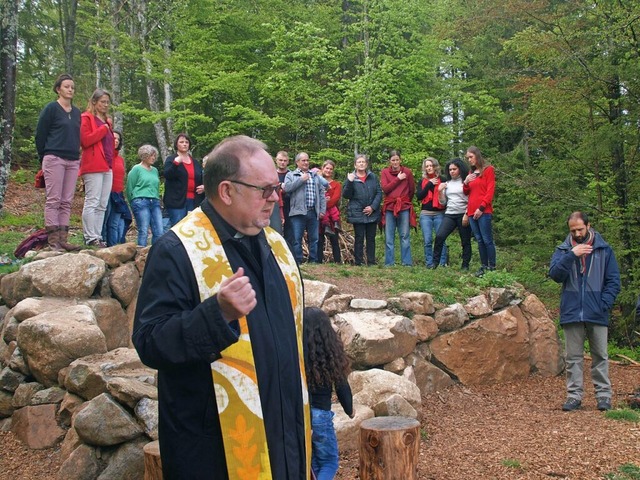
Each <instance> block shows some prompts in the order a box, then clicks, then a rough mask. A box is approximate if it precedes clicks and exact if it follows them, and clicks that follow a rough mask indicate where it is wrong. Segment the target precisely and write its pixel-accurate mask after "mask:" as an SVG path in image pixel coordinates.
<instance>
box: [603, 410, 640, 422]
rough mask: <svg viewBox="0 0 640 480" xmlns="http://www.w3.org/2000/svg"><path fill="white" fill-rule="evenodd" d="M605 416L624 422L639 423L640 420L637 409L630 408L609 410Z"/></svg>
mask: <svg viewBox="0 0 640 480" xmlns="http://www.w3.org/2000/svg"><path fill="white" fill-rule="evenodd" d="M604 416H605V417H606V418H609V419H611V420H620V421H624V422H631V423H638V422H640V414H638V412H636V411H635V410H631V409H628V408H621V409H616V410H609V411H608V412H605V414H604Z"/></svg>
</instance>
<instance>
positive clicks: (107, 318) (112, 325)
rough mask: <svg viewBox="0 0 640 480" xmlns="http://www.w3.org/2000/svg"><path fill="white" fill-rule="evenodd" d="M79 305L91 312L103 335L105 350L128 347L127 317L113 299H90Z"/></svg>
mask: <svg viewBox="0 0 640 480" xmlns="http://www.w3.org/2000/svg"><path fill="white" fill-rule="evenodd" d="M80 303H81V304H84V305H87V306H88V307H89V308H91V310H93V314H94V315H95V317H96V322H97V323H98V327H100V330H102V333H104V337H105V341H106V342H107V350H113V349H115V348H118V347H128V346H129V338H130V337H131V335H130V334H129V324H128V321H127V315H126V313H124V310H123V309H122V307H121V306H120V303H119V302H118V301H117V300H116V299H115V298H100V299H96V300H94V299H90V300H84V301H81V302H80Z"/></svg>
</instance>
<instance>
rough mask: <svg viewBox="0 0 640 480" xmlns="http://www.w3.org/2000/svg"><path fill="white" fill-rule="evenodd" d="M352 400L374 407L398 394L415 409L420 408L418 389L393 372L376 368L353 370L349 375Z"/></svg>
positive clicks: (420, 400)
mask: <svg viewBox="0 0 640 480" xmlns="http://www.w3.org/2000/svg"><path fill="white" fill-rule="evenodd" d="M349 385H351V391H352V392H353V402H354V403H359V404H362V405H366V406H368V407H369V408H372V409H373V408H375V406H376V405H378V404H379V403H380V402H383V401H385V400H387V398H389V397H391V396H392V395H396V394H397V395H400V396H401V397H402V398H404V399H405V400H406V401H407V402H409V404H410V405H411V406H412V407H413V408H414V409H415V410H416V411H419V410H420V408H421V402H422V399H421V396H420V389H419V388H418V387H417V386H416V385H415V384H414V383H411V382H410V381H408V380H406V379H405V378H403V377H401V376H399V375H396V374H395V373H391V372H387V371H385V370H380V369H377V368H372V369H371V370H364V371H355V372H351V374H350V375H349Z"/></svg>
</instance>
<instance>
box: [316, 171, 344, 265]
mask: <svg viewBox="0 0 640 480" xmlns="http://www.w3.org/2000/svg"><path fill="white" fill-rule="evenodd" d="M335 168H336V164H335V162H334V161H333V160H327V161H325V162H324V163H323V164H322V170H321V173H322V177H323V178H324V179H325V180H326V181H327V182H329V185H328V186H327V187H326V188H325V197H326V198H327V212H326V213H325V215H324V217H322V218H321V219H320V233H319V235H318V261H320V262H321V261H322V260H323V259H324V236H325V233H326V234H327V236H328V237H329V241H330V242H331V251H332V253H333V261H334V262H335V263H342V255H341V253H340V242H339V237H338V235H339V234H340V230H341V227H340V210H339V207H340V198H341V197H342V184H341V183H340V182H338V181H337V180H334V179H333V172H334V170H335Z"/></svg>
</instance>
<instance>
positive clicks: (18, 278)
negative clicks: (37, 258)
mask: <svg viewBox="0 0 640 480" xmlns="http://www.w3.org/2000/svg"><path fill="white" fill-rule="evenodd" d="M34 263H35V262H34ZM0 295H2V300H4V302H5V303H6V304H7V305H8V306H9V307H13V306H15V305H16V304H17V303H18V302H20V301H21V300H24V299H25V298H29V297H37V296H40V295H42V294H41V293H40V291H38V289H37V288H36V287H35V285H33V283H32V282H31V279H30V278H28V277H27V276H25V275H23V274H22V270H19V271H17V272H13V273H9V274H8V275H4V276H3V277H2V279H0Z"/></svg>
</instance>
